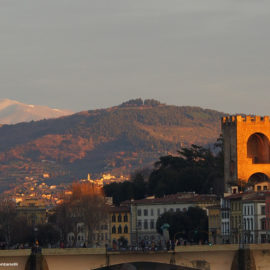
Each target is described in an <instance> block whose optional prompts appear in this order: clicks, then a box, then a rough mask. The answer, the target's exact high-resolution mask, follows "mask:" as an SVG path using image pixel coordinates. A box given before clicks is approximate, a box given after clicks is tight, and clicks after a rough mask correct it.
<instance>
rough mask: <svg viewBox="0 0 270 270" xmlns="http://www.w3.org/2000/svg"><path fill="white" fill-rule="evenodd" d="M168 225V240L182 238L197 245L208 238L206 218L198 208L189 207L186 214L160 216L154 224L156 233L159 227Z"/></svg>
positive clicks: (172, 213) (168, 213) (169, 213)
mask: <svg viewBox="0 0 270 270" xmlns="http://www.w3.org/2000/svg"><path fill="white" fill-rule="evenodd" d="M166 223H168V224H169V225H170V228H169V234H170V239H171V240H174V239H175V238H179V237H181V238H183V239H185V240H187V241H190V242H196V243H198V242H199V241H200V240H201V241H205V240H207V238H208V234H207V233H208V217H207V215H206V212H205V211H204V210H203V209H201V208H199V207H190V208H189V209H188V210H187V211H186V212H181V211H177V212H166V213H164V214H162V215H161V216H160V217H159V218H158V220H157V223H156V229H157V232H158V233H160V234H161V233H162V232H161V229H160V228H161V226H162V225H163V224H166Z"/></svg>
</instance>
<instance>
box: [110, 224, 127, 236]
mask: <svg viewBox="0 0 270 270" xmlns="http://www.w3.org/2000/svg"><path fill="white" fill-rule="evenodd" d="M123 231H124V233H128V226H127V225H125V227H124V230H122V226H121V225H119V226H118V228H117V233H123ZM112 234H116V227H115V226H113V227H112Z"/></svg>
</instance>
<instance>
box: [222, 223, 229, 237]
mask: <svg viewBox="0 0 270 270" xmlns="http://www.w3.org/2000/svg"><path fill="white" fill-rule="evenodd" d="M221 233H222V234H223V235H225V234H229V233H230V224H229V222H223V223H222V224H221Z"/></svg>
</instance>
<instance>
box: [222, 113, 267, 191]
mask: <svg viewBox="0 0 270 270" xmlns="http://www.w3.org/2000/svg"><path fill="white" fill-rule="evenodd" d="M221 125H222V134H223V138H224V181H225V190H228V188H229V185H228V183H233V182H234V183H237V181H238V180H243V181H245V182H248V181H251V182H261V181H265V180H269V178H270V144H269V138H270V120H269V116H264V117H261V116H241V115H236V116H228V117H223V118H222V119H221Z"/></svg>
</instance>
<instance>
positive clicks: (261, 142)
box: [247, 132, 270, 164]
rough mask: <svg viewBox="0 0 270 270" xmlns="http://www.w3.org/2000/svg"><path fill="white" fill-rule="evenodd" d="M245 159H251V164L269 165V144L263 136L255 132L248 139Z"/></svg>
mask: <svg viewBox="0 0 270 270" xmlns="http://www.w3.org/2000/svg"><path fill="white" fill-rule="evenodd" d="M247 157H248V158H252V163H253V164H265V163H266V164H269V163H270V143H269V139H268V137H267V136H266V135H265V134H263V133H260V132H256V133H253V134H252V135H251V136H250V137H249V138H248V141H247Z"/></svg>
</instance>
